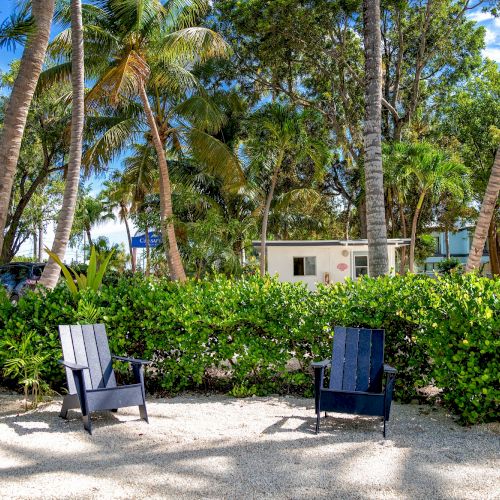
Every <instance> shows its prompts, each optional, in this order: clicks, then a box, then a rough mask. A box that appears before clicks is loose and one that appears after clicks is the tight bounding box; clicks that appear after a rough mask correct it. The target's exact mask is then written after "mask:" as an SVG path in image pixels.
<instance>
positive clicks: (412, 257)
mask: <svg viewBox="0 0 500 500" xmlns="http://www.w3.org/2000/svg"><path fill="white" fill-rule="evenodd" d="M425 195H426V192H425V191H423V192H422V193H420V197H419V199H418V203H417V208H415V213H414V214H413V221H412V223H411V241H410V273H413V272H415V245H416V242H417V224H418V218H419V216H420V210H421V209H422V205H423V203H424V199H425Z"/></svg>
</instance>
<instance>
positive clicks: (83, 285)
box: [45, 247, 114, 295]
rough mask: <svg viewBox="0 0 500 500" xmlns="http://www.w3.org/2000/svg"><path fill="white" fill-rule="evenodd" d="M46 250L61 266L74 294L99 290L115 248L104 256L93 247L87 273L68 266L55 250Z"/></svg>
mask: <svg viewBox="0 0 500 500" xmlns="http://www.w3.org/2000/svg"><path fill="white" fill-rule="evenodd" d="M45 251H46V252H47V253H48V254H49V256H50V257H51V258H52V259H54V260H55V262H56V263H57V264H58V265H59V267H60V268H61V270H62V272H63V275H64V277H65V279H66V284H67V285H68V288H69V290H70V292H71V293H72V294H73V295H77V294H78V292H81V291H83V290H93V291H94V292H97V290H99V288H100V287H101V285H102V280H103V278H104V273H105V272H106V268H107V267H108V264H109V261H110V260H111V258H112V257H113V253H114V250H111V251H110V252H109V253H108V254H107V255H106V256H103V255H101V254H99V253H98V252H96V250H95V248H94V247H92V250H91V252H90V260H89V265H88V268H87V274H84V273H80V274H78V273H77V272H76V271H74V270H73V269H71V268H70V267H68V266H66V265H65V264H64V263H63V262H62V261H61V259H60V258H59V257H58V256H57V255H56V254H55V253H54V252H51V251H50V250H49V249H48V248H45Z"/></svg>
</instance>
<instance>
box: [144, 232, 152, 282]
mask: <svg viewBox="0 0 500 500" xmlns="http://www.w3.org/2000/svg"><path fill="white" fill-rule="evenodd" d="M144 239H145V240H146V269H145V270H144V274H145V275H146V276H149V275H150V274H151V248H150V247H149V226H148V223H147V222H146V234H145V235H144Z"/></svg>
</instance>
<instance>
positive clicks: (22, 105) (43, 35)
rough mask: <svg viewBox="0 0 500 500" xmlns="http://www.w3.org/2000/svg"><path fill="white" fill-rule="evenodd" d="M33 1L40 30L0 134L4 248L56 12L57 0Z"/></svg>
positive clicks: (24, 60) (0, 219)
mask: <svg viewBox="0 0 500 500" xmlns="http://www.w3.org/2000/svg"><path fill="white" fill-rule="evenodd" d="M31 5H32V6H31V10H32V13H33V17H34V19H35V22H36V32H35V34H34V35H33V36H32V37H30V38H28V41H27V43H26V47H25V49H24V52H23V55H22V58H21V65H20V67H19V73H18V75H17V78H16V80H15V82H14V86H13V87H12V92H11V94H10V98H9V104H8V105H7V109H6V111H5V116H4V121H3V130H2V137H1V138H0V249H1V248H2V247H3V235H4V230H5V223H6V220H7V212H8V210H9V203H10V197H11V194H12V185H13V182H14V176H15V173H16V168H17V162H18V159H19V152H20V149H21V141H22V139H23V134H24V128H25V126H26V119H27V117H28V111H29V108H30V104H31V100H32V99H33V94H34V93H35V88H36V84H37V82H38V77H39V76H40V72H41V71H42V66H43V62H44V59H45V52H46V51H47V45H48V42H49V36H50V26H51V24H52V17H53V15H54V0H32V2H31Z"/></svg>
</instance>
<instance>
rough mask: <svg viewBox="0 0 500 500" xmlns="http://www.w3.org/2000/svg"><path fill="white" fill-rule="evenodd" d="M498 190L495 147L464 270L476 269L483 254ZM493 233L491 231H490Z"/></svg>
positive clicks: (499, 166) (499, 159)
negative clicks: (493, 158)
mask: <svg viewBox="0 0 500 500" xmlns="http://www.w3.org/2000/svg"><path fill="white" fill-rule="evenodd" d="M499 192H500V148H498V149H497V152H496V155H495V160H494V162H493V166H492V167H491V174H490V178H489V180H488V185H487V186H486V192H485V193H484V198H483V203H482V205H481V211H480V213H479V218H478V219H477V224H476V230H475V231H474V238H473V240H472V246H471V248H470V253H469V258H468V259H467V264H466V266H465V270H466V271H467V272H469V271H472V270H474V269H478V268H479V265H480V263H481V256H482V255H483V249H484V245H485V243H486V238H487V236H488V228H489V227H490V224H491V221H492V219H493V215H494V213H495V207H496V204H497V200H498V193H499ZM492 233H493V231H492Z"/></svg>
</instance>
